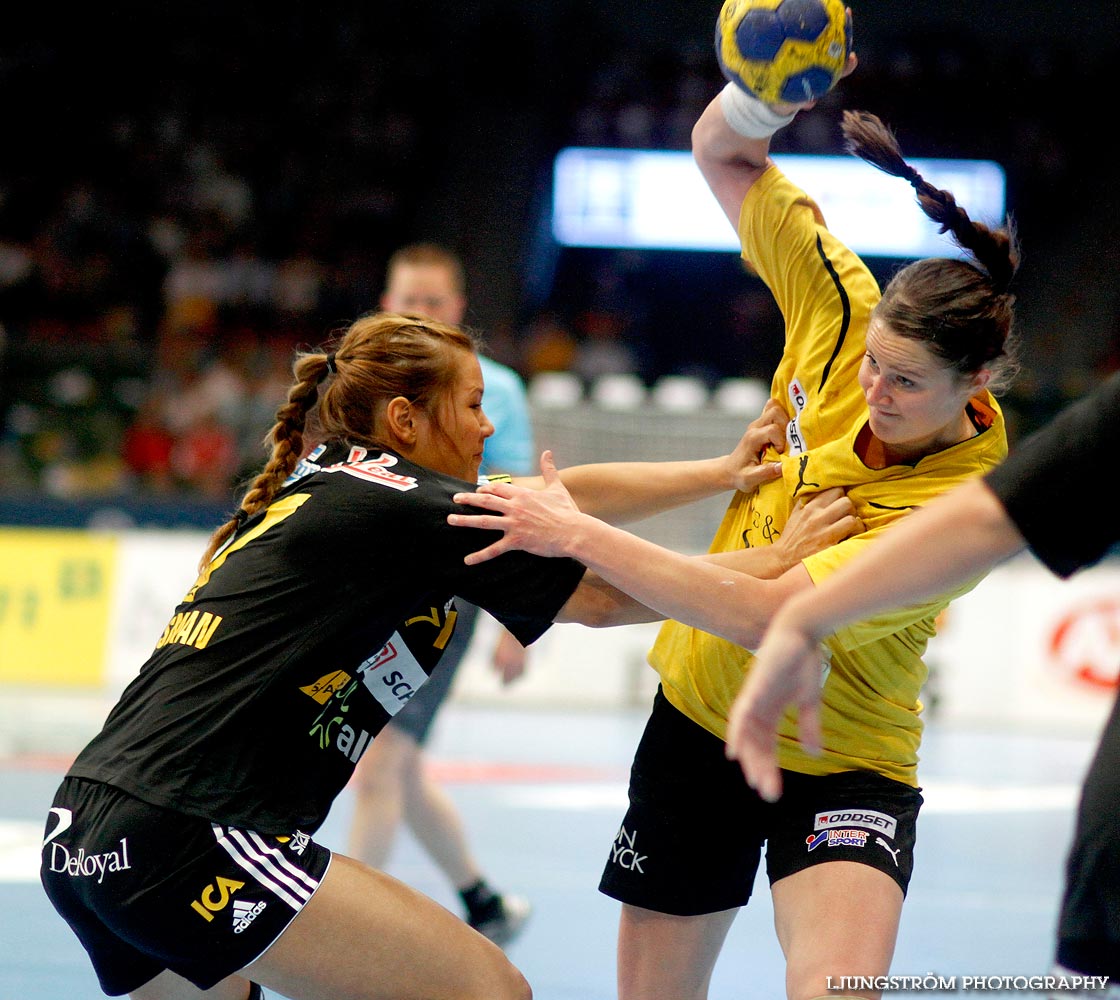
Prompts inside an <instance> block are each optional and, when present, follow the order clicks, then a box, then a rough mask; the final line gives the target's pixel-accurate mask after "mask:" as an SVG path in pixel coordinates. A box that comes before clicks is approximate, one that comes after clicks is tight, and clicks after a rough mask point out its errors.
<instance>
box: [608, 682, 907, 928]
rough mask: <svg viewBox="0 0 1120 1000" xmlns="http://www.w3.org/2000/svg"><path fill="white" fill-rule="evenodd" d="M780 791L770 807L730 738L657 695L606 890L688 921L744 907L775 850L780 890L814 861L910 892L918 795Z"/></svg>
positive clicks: (826, 781)
mask: <svg viewBox="0 0 1120 1000" xmlns="http://www.w3.org/2000/svg"><path fill="white" fill-rule="evenodd" d="M782 789H783V791H782V796H781V798H780V799H779V800H778V801H777V802H774V803H768V802H764V801H763V800H762V799H761V798H759V796H758V795H757V794H756V793H755V792H754V790H753V789H752V788H751V787H750V786H749V785H748V784H747V783H746V780H745V779H744V778H743V772H742V771H741V770H740V767H739V764H738V762H737V761H730V760H728V759H727V757H726V756H725V755H724V743H723V740H721V739H719V737H717V736H714V735H712V734H711V733H709V732H708V731H707V730H706V729H704V728H703V727H702V726H699V725H697V724H696V723H695V722H693V721H692V720H691V719H689V718H687V717H686V716H685V715H683V714H682V713H681V712H679V711H677V709H675V708H674V707H673V706H672V705H671V704H670V703H669V701H668V700H667V699H666V698H665V696H664V695H663V694H662V693H661V691H660V690H658V692H657V695H656V696H655V698H654V706H653V712H652V714H651V715H650V719H649V722H648V723H647V724H646V729H645V732H644V734H643V735H642V739H641V742H640V743H639V745H638V750H637V752H636V754H635V756H634V763H633V766H632V768H631V770H630V808H629V810H628V811H627V813H626V817H625V819H623V821H622V826H621V828H620V829H619V831H618V834H617V836H616V837H615V840H614V843H613V844H612V845H611V850H610V856H609V857H608V859H607V863H606V867H605V868H604V871H603V877H602V880H601V881H600V883H599V890H600V891H601V892H603V893H605V894H606V895H608V896H611V897H613V898H614V899H618V900H621V901H622V902H624V903H630V904H632V905H634V906H641V907H643V908H645V909H648V910H655V911H657V912H659V913H672V914H677V915H680V916H694V915H697V914H702V913H716V912H718V911H720V910H727V909H731V908H733V907H739V906H743V905H745V904H746V902H747V900H748V899H750V895H751V889H752V888H753V886H754V879H755V874H756V872H757V870H758V863H759V859H760V857H761V854H762V847H763V844H765V845H766V874H767V876H768V878H769V880H770V884H771V885H773V884H774V883H775V882H777V881H778V880H779V879H782V878H785V877H786V876H787V875H792V874H794V873H795V872H798V871H801V870H802V869H804V868H808V867H810V866H812V865H816V864H821V863H823V862H827V861H856V862H859V863H860V864H865V865H870V866H871V867H872V868H877V869H879V870H880V871H883V872H885V873H886V874H888V875H889V876H890V877H891V878H893V879H894V880H895V881H896V882H897V883H898V885H899V887H900V888H901V889H902V891H903V893H904V894H905V892H906V889H907V886H908V884H909V882H910V875H911V873H912V872H913V867H914V836H915V823H916V821H917V817H918V810H919V808H920V807H921V804H922V796H921V791H920V789H917V788H912V787H911V786H909V785H904V784H902V783H901V782H898V781H892V780H891V779H890V778H884V777H883V776H882V775H878V774H873V773H871V772H867V771H845V772H842V773H840V774H831V775H825V776H815V775H807V774H798V773H796V772H792V771H783V772H782Z"/></svg>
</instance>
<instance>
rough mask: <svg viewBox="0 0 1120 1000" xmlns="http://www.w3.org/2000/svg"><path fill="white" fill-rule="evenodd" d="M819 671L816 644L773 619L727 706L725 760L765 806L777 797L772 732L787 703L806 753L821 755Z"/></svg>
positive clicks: (775, 749)
mask: <svg viewBox="0 0 1120 1000" xmlns="http://www.w3.org/2000/svg"><path fill="white" fill-rule="evenodd" d="M823 667H824V663H823V655H822V650H821V647H820V646H819V645H818V644H817V643H815V642H811V641H809V640H808V639H807V637H806V636H805V635H804V634H803V633H801V632H799V631H798V630H797V629H794V628H785V627H782V626H781V624H780V622H778V621H777V620H775V622H774V623H773V624H771V626H770V628H769V629H768V630H767V633H766V636H765V638H764V639H763V642H762V645H761V646H760V647H759V649H758V652H757V654H756V657H755V661H754V663H753V665H752V666H751V672H750V674H749V675H748V677H747V680H746V683H745V684H744V685H743V687H742V688H741V689H740V691H739V694H738V697H736V699H735V701H734V703H733V704H732V706H731V712H730V713H729V716H728V726H727V746H726V753H727V756H728V758H729V759H731V760H738V761H739V766H740V767H741V768H742V769H743V776H744V777H745V778H746V779H747V784H749V785H750V786H751V787H752V788H753V789H754V790H755V791H756V792H758V794H759V795H760V796H761V797H762V798H763V799H765V800H766V801H767V802H774V801H776V800H777V799H778V797H779V796H780V795H781V794H782V777H781V772H780V771H779V769H778V733H777V730H778V723H779V721H780V720H781V718H782V715H783V713H784V712H785V710H786V708H788V707H789V706H791V705H792V706H794V707H796V709H797V711H798V731H799V736H800V738H801V743H802V745H803V746H804V747H805V749H806V750H808V751H809V752H810V753H814V754H815V753H819V752H820V745H821V736H820V698H821V678H822V672H823Z"/></svg>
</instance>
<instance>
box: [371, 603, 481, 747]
mask: <svg viewBox="0 0 1120 1000" xmlns="http://www.w3.org/2000/svg"><path fill="white" fill-rule="evenodd" d="M455 610H456V611H458V613H459V618H458V620H457V621H456V623H455V631H454V632H452V633H451V638H450V640H448V643H447V648H446V649H444V651H443V655H442V656H441V657H440V658H439V661H438V662H437V663H436V666H435V669H434V670H433V671H432V675H431V677H429V678H428V680H427V681H426V682H425V683H424V684H421V685H420V688H419V689H418V690H417V692H416V694H414V695H413V696H412V697H411V698H409V699H408V702H407V704H406V705H405V706H404V708H402V709H401V710H400V711H399V712H398V713H397V714H396V715H394V716H393V717H392V718H391V719H390V720H389V725H390V726H392V727H393V728H394V729H397V730H399V731H400V732H402V733H407V734H408V735H409V736H411V737H412V738H413V739H414V740H415V741H416V742H417V743H419V744H420V745H421V746H423V745H424V743H425V742H427V739H428V734H429V733H430V732H431V729H432V723H433V722H435V719H436V713H437V712H438V711H439V707H440V705H442V704H443V703H444V702H445V701H446V700H447V696H448V694H450V693H451V685H452V683H453V682H454V680H455V674H456V673H457V672H458V670H459V664H460V663H462V662H463V657H464V656H465V655H466V653H467V647H469V646H470V644H471V636H472V635H473V634H474V627H475V623H476V622H477V621H478V608H477V607H475V605H473V604H468V603H467V602H466V601H464V600H461V599H460V598H456V599H455Z"/></svg>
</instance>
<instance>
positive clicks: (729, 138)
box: [692, 94, 770, 231]
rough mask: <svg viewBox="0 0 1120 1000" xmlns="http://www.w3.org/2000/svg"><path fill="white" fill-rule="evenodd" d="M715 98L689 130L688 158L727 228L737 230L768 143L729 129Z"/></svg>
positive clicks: (765, 158) (765, 161) (763, 164)
mask: <svg viewBox="0 0 1120 1000" xmlns="http://www.w3.org/2000/svg"><path fill="white" fill-rule="evenodd" d="M721 101H722V95H721V94H717V95H716V96H715V97H714V98H713V99H712V101H711V103H709V104H708V106H707V108H705V109H704V112H703V114H701V115H700V117H699V118H698V119H697V120H696V124H695V125H693V127H692V158H693V159H694V160H695V161H696V165H697V167H699V168H700V173H701V174H703V176H704V180H705V181H707V184H708V187H709V188H710V189H711V192H712V194H713V195H715V197H716V201H718V202H719V204H720V208H722V209H723V213H724V215H726V216H727V218H728V220H729V221H730V222H731V225H732V226H733V227H734V228H735V230H736V231H738V229H739V212H740V209H741V208H742V207H743V199H744V198H745V197H746V196H747V192H748V191H749V190H750V189H751V186H752V185H753V184H754V182H755V181H757V180H758V178H759V177H761V176H762V174H763V172H764V171H765V170H766V167H767V165H768V164H769V153H770V140H769V139H748V138H746V137H745V136H741V135H739V134H738V133H737V132H735V131H733V130H732V129H731V126H730V125H728V124H727V119H726V118H725V117H724V114H723V108H722V105H721Z"/></svg>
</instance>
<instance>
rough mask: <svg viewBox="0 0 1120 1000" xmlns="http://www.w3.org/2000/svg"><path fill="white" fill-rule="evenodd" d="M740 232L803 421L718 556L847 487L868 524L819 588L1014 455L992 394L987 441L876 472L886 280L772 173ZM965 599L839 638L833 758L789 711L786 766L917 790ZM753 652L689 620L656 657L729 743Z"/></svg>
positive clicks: (908, 612) (835, 643)
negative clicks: (872, 338) (864, 444)
mask: <svg viewBox="0 0 1120 1000" xmlns="http://www.w3.org/2000/svg"><path fill="white" fill-rule="evenodd" d="M768 234H769V237H768ZM740 235H741V237H742V240H743V247H744V257H745V258H747V259H748V260H749V261H750V263H751V264H752V266H754V268H755V269H756V270H757V271H758V273H759V275H760V277H762V279H763V280H764V281H765V282H766V284H767V285H768V286H769V287H770V288H771V290H772V291H773V293H774V295H775V298H776V299H777V302H778V305H779V306H780V308H781V310H782V314H783V316H784V317H785V319H786V325H787V329H786V348H785V353H784V355H783V357H782V361H781V363H780V365H779V366H778V372H777V375H776V376H775V380H774V385H773V388H772V394H773V395H774V396H775V397H776V398H778V399H782V400H784V401H786V402H787V405H788V407H789V412H790V415H791V426H790V429H789V431H788V433H787V446H786V452H785V453H784V454H783V455H781V456H780V461H781V464H782V471H783V474H782V478H781V479H778V480H775V481H773V482H770V483H766V484H764V485H763V486H762V487H760V488H759V490H758V491H757V492H756V493H755V494H753V495H751V496H748V495H745V494H742V493H737V494H736V495H735V496H734V497H733V498H732V500H731V503H730V505H729V506H728V509H727V512H726V513H725V515H724V518H723V521H722V523H721V524H720V527H719V529H718V530H717V532H716V537H715V539H714V541H713V543H712V546H711V549H710V551H712V552H730V551H734V550H736V549H740V548H745V547H755V546H759V545H770V544H773V543H774V542H775V541H776V540H777V539H778V538H780V537H781V533H782V530H783V529H784V527H785V523H786V520H787V519H788V517H789V512H790V509H791V507H792V504H793V502H794V500H796V499H798V498H800V497H807V496H809V495H811V494H812V493H815V492H818V491H820V490H825V489H828V488H830V487H833V486H842V487H845V488H846V489H847V491H848V495H849V497H850V498H851V499H852V501H853V502H854V504H855V508H856V510H855V513H856V516H857V517H859V518H860V519H861V520H862V521H863V523H864V525H865V528H866V530H865V531H864V533H863V534H861V535H858V536H856V537H855V538H851V539H848V540H846V541H844V542H841V543H840V544H839V545H835V546H832V547H831V548H829V549H826V550H825V551H823V552H820V553H817V554H816V555H814V556H811V557H810V558H808V559H806V560H804V565H805V567H806V568H807V569H808V571H809V574H810V576H811V577H812V578H813V580H814V581H816V582H819V581H820V580H823V579H824V578H825V577H826V576H828V575H829V574H830V573H833V572H835V571H836V570H837V569H838V568H839V567H840V566H842V565H843V564H844V563H846V562H847V561H848V560H849V559H851V558H852V557H853V556H854V555H855V554H856V553H857V552H858V551H860V550H861V549H862V548H863V547H864V546H866V545H867V544H869V543H870V542H871V541H873V539H874V538H875V537H877V536H878V535H879V534H880V533H881V532H882V530H883V529H885V528H886V527H887V525H889V524H890V523H892V522H893V521H894V520H896V519H897V518H899V517H902V516H903V515H905V514H906V513H907V512H908V511H910V510H913V509H915V508H917V507H920V506H921V505H922V504H924V503H927V502H928V501H929V500H930V499H932V498H933V497H934V496H936V495H937V494H939V493H942V492H944V491H946V490H948V489H951V488H952V487H954V486H956V485H957V484H959V483H960V482H962V481H963V480H965V479H967V478H970V477H972V476H975V475H979V474H982V473H984V472H986V471H988V470H989V469H991V468H992V467H994V466H995V465H996V464H997V463H998V462H1000V461H1001V460H1002V459H1003V457H1004V456H1005V455H1006V453H1007V438H1006V433H1005V429H1004V425H1003V417H1002V414H1001V413H1000V410H999V406H998V405H997V404H996V402H995V400H994V399H993V398H992V397H991V396H990V395H989V394H988V393H986V392H985V393H984V394H983V395H982V396H979V397H977V398H975V399H973V401H972V403H971V404H970V409H971V416H972V420H973V423H974V425H975V426H976V427H977V430H978V431H979V433H978V434H977V435H976V436H975V437H973V438H970V439H968V440H967V441H962V442H961V443H960V444H957V445H955V446H953V447H952V448H948V449H946V450H945V451H942V452H938V453H937V454H934V455H928V456H926V457H925V458H923V459H921V460H920V461H919V462H918V463H917V464H916V465H914V466H909V465H905V466H891V467H889V468H886V469H871V468H869V467H868V466H867V465H865V464H864V463H863V461H861V459H860V457H859V454H860V450H859V448H858V447H857V445H858V441H859V438H860V435H861V433H864V426H865V424H866V421H867V408H866V403H865V401H864V398H863V392H862V390H861V389H860V387H859V382H858V379H857V372H858V368H859V364H860V361H861V359H862V356H863V353H864V349H865V335H866V330H867V323H868V320H869V318H870V314H871V310H872V309H873V308H874V306H875V303H876V302H878V300H879V290H878V287H877V285H876V284H875V281H874V279H873V277H872V276H871V274H870V273H869V272H868V271H867V269H866V267H865V266H864V265H863V263H862V262H861V261H860V260H859V258H858V257H856V256H855V255H854V254H853V253H852V252H851V251H850V250H848V249H847V248H846V247H844V246H843V245H842V244H840V243H839V242H837V240H836V239H835V238H834V237H833V236H832V235H831V234H830V233H829V232H828V231H827V230H826V229H825V228H824V225H823V221H822V220H821V217H820V212H819V210H818V209H817V207H816V206H815V205H814V204H813V203H812V201H811V200H810V199H809V198H808V197H807V196H806V195H805V194H804V193H803V192H802V191H800V190H799V189H798V188H796V187H795V186H794V185H793V184H791V183H790V182H789V181H788V180H787V179H786V178H785V177H783V176H782V174H781V173H780V171H778V170H777V169H776V168H774V167H771V168H770V169H769V170H768V171H767V172H766V173H765V174H764V175H763V177H762V178H761V179H760V180H759V181H758V182H757V183H756V184H755V185H754V186H753V187H752V188H751V190H750V192H749V193H748V195H747V198H746V199H745V201H744V204H743V213H742V217H741V219H740ZM770 457H771V458H774V457H779V456H776V455H772V456H770ZM970 586H971V585H970ZM967 589H969V587H967V586H966V587H963V588H961V589H960V590H958V591H956V592H954V593H952V594H945V595H941V596H940V597H938V598H937V599H935V600H931V601H929V602H927V603H925V604H922V605H920V606H915V607H910V608H905V609H902V610H900V611H896V612H892V613H889V614H884V615H882V616H880V617H879V618H876V619H875V620H873V621H869V622H863V623H859V624H857V625H854V626H852V627H850V628H848V629H845V630H844V631H843V632H841V633H840V634H838V635H837V636H836V637H834V638H833V639H831V640H830V641H829V643H828V647H829V650H830V652H831V665H830V667H829V669H828V674H827V677H826V680H825V684H824V689H823V693H822V710H821V711H822V737H823V741H824V752H823V753H822V755H821V756H820V757H811V756H809V755H807V754H805V753H804V751H803V750H802V749H801V746H800V743H799V742H798V741H797V739H796V731H795V728H794V725H793V719H792V717H791V716H787V717H786V718H785V719H784V720H783V722H782V725H781V728H780V731H779V763H780V764H781V766H782V767H785V768H788V769H790V770H794V771H800V772H803V773H807V774H830V773H835V772H838V771H847V770H853V769H862V770H870V771H875V772H877V773H879V774H882V775H884V776H886V777H888V778H892V779H894V780H897V781H902V782H905V783H907V784H911V785H915V784H916V783H917V779H916V762H917V748H918V743H919V740H920V736H921V721H920V718H919V713H920V712H921V702H920V701H919V698H918V694H919V691H920V688H921V685H922V683H923V682H924V681H925V677H926V670H925V666H924V664H923V663H922V659H921V657H922V654H923V653H924V651H925V646H926V642H927V640H928V638H929V636H931V635H932V634H933V632H934V621H935V619H936V616H937V615H938V613H939V612H940V611H941V610H942V609H943V608H944V607H945V605H946V604H947V603H948V602H949V600H951V599H952V598H953V597H955V596H957V594H959V593H963V592H964V591H965V590H967ZM752 658H753V657H752V654H751V653H750V652H749V651H747V650H745V649H743V648H742V647H741V646H737V645H735V644H734V643H731V642H728V641H726V640H724V639H720V638H717V637H716V636H713V635H711V634H709V633H707V632H702V631H700V630H698V629H692V628H688V627H686V626H684V625H681V624H680V623H679V622H666V623H665V625H664V626H662V629H661V631H660V633H659V635H658V639H657V642H656V643H655V645H654V647H653V649H652V651H651V653H650V663H651V664H652V666H653V667H654V668H655V669H656V670H657V671H658V672H659V673H660V675H661V682H662V686H663V689H664V692H665V696H666V697H667V698H668V699H669V701H670V702H671V703H672V704H673V705H674V706H675V707H676V708H678V709H679V710H680V711H682V712H684V713H685V714H686V715H688V716H689V717H690V718H691V719H692V720H693V721H695V722H697V723H698V724H700V725H702V726H704V727H705V728H706V729H708V730H709V731H710V732H712V733H714V734H715V735H717V736H719V737H720V738H725V737H726V734H727V716H728V713H729V711H730V708H731V703H732V702H733V701H734V699H735V696H736V695H737V694H738V691H739V689H740V687H741V686H742V682H743V678H744V676H745V675H746V672H747V670H748V669H749V667H750V663H751V660H752Z"/></svg>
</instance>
